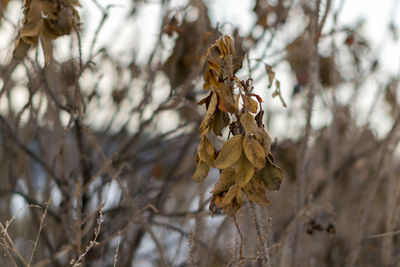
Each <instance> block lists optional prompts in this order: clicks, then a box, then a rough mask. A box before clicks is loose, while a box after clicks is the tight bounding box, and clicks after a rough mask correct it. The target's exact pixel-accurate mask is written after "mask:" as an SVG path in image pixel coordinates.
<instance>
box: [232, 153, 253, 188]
mask: <svg viewBox="0 0 400 267" xmlns="http://www.w3.org/2000/svg"><path fill="white" fill-rule="evenodd" d="M234 167H235V179H236V183H237V184H239V185H240V186H241V187H243V186H245V185H246V184H247V183H248V182H249V181H250V179H251V177H253V174H254V166H253V165H252V164H251V162H250V161H249V160H248V159H247V158H246V156H245V155H244V154H242V156H241V157H240V159H239V160H238V161H237V162H236V164H235V165H234Z"/></svg>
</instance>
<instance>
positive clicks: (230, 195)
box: [222, 185, 239, 206]
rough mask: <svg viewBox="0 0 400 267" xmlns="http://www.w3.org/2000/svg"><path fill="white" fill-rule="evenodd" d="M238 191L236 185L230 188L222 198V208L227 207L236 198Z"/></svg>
mask: <svg viewBox="0 0 400 267" xmlns="http://www.w3.org/2000/svg"><path fill="white" fill-rule="evenodd" d="M238 190H239V186H238V185H234V186H232V187H231V188H230V189H229V190H228V192H227V193H226V194H224V196H223V197H222V206H226V205H228V204H229V203H230V202H232V201H233V199H234V198H235V197H236V193H237V191H238Z"/></svg>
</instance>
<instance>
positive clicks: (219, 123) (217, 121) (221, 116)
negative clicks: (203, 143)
mask: <svg viewBox="0 0 400 267" xmlns="http://www.w3.org/2000/svg"><path fill="white" fill-rule="evenodd" d="M229 122H230V119H229V115H228V114H227V113H226V112H222V111H220V110H219V109H217V110H216V111H215V117H214V119H213V121H212V126H211V128H212V129H213V131H214V133H215V134H216V135H221V136H222V129H224V128H225V127H226V126H228V125H229Z"/></svg>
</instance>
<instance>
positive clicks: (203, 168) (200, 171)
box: [192, 160, 210, 183]
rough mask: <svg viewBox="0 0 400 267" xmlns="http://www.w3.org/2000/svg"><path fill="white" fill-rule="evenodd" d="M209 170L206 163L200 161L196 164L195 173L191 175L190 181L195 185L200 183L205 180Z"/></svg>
mask: <svg viewBox="0 0 400 267" xmlns="http://www.w3.org/2000/svg"><path fill="white" fill-rule="evenodd" d="M209 170H210V167H208V165H207V163H205V162H204V161H202V160H200V161H199V163H198V164H197V168H196V171H195V172H194V174H193V177H192V179H193V180H194V181H195V182H196V183H201V182H203V181H204V179H206V177H207V175H208V171H209Z"/></svg>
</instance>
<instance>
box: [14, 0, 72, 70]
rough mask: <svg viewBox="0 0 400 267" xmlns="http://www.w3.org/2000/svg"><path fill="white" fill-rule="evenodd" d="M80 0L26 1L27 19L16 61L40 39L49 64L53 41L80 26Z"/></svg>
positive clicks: (15, 57) (24, 22)
mask: <svg viewBox="0 0 400 267" xmlns="http://www.w3.org/2000/svg"><path fill="white" fill-rule="evenodd" d="M77 6H79V2H78V0H57V1H53V0H25V1H24V4H23V9H24V19H23V22H22V26H21V28H20V29H19V32H18V38H17V41H16V44H15V50H14V54H13V58H14V59H17V60H18V59H23V58H24V57H25V56H26V54H27V52H28V50H29V48H30V47H31V46H32V45H33V46H36V45H37V43H38V40H40V43H41V46H42V49H43V53H44V58H45V63H46V64H48V63H49V62H50V61H51V59H52V54H53V53H52V51H53V47H52V43H51V42H52V40H54V39H57V38H58V37H60V36H63V35H68V34H70V33H71V31H72V30H74V29H77V28H78V27H79V15H78V12H77V11H76V9H75V8H76V7H77Z"/></svg>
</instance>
